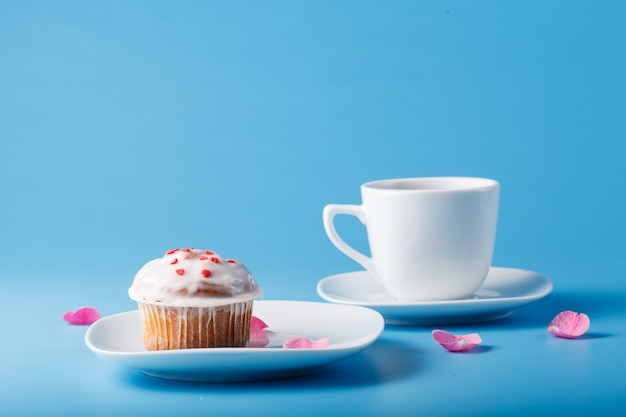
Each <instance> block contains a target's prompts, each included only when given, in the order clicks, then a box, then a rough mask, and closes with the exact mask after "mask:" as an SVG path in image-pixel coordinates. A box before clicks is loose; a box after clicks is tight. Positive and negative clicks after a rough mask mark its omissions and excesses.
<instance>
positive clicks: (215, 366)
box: [85, 301, 385, 382]
mask: <svg viewBox="0 0 626 417" xmlns="http://www.w3.org/2000/svg"><path fill="white" fill-rule="evenodd" d="M253 314H254V315H255V316H257V317H259V318H260V319H261V320H263V321H264V322H265V323H266V324H267V325H268V326H269V327H268V328H267V329H266V330H268V336H269V338H270V343H269V345H268V346H267V347H265V348H216V349H184V350H169V351H157V352H148V351H146V349H145V348H144V346H143V340H142V334H141V324H140V320H139V312H138V311H136V310H135V311H128V312H125V313H119V314H115V315H112V316H108V317H104V318H102V319H100V320H98V321H97V322H95V323H94V324H92V325H91V326H90V327H89V329H88V330H87V333H86V335H85V343H86V344H87V346H88V347H89V349H91V350H92V351H93V352H94V353H96V354H97V355H99V356H101V357H102V358H104V359H107V360H111V361H113V362H116V363H118V364H120V365H123V366H127V367H130V368H136V369H138V370H139V371H141V372H143V373H145V374H147V375H151V376H155V377H159V378H165V379H175V380H185V381H203V382H235V381H255V380H267V379H278V378H288V377H294V376H298V375H303V374H307V373H311V372H315V371H319V370H322V369H324V368H326V367H328V366H330V365H332V364H334V363H336V362H337V361H340V360H343V359H346V358H348V357H349V356H351V355H353V354H355V353H357V352H359V351H361V350H363V349H365V348H366V347H367V346H369V345H370V344H372V343H373V342H374V341H375V340H376V339H378V337H379V336H380V334H381V333H382V331H383V329H384V326H385V324H384V320H383V317H382V316H381V315H380V314H379V313H378V312H376V311H374V310H371V309H368V308H362V307H358V306H348V305H337V304H328V303H315V302H300V301H256V302H255V304H254V309H253ZM292 336H304V337H308V338H310V339H320V338H322V337H328V338H330V346H328V347H326V348H320V349H283V348H282V344H283V343H284V341H286V340H287V339H288V338H290V337H292Z"/></svg>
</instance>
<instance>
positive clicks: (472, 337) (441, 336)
mask: <svg viewBox="0 0 626 417" xmlns="http://www.w3.org/2000/svg"><path fill="white" fill-rule="evenodd" d="M432 336H433V339H435V341H436V342H438V343H439V344H440V345H441V346H443V347H444V348H445V349H447V350H449V351H450V352H464V351H468V350H470V349H473V348H475V347H476V346H478V345H479V344H480V343H482V339H481V338H480V336H479V335H478V333H472V334H468V335H464V336H458V335H454V334H452V333H450V332H447V331H445V330H433V333H432Z"/></svg>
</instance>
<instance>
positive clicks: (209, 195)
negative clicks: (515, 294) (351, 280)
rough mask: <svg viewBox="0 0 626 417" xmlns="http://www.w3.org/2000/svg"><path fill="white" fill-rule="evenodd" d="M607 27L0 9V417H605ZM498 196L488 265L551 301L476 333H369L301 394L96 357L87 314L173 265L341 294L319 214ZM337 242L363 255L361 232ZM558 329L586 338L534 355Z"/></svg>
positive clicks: (478, 12) (613, 149) (623, 405)
mask: <svg viewBox="0 0 626 417" xmlns="http://www.w3.org/2000/svg"><path fill="white" fill-rule="evenodd" d="M625 16H626V3H624V2H619V1H597V2H593V3H591V2H580V1H571V2H561V1H547V2H546V1H528V2H514V3H511V2H497V1H482V2H466V1H454V0H450V1H445V2H435V1H432V2H408V1H398V2H382V1H366V2H354V1H344V2H331V1H318V2H304V1H298V2H293V1H278V0H276V1H267V2H256V1H233V2H212V1H192V0H188V1H184V2H180V3H178V4H176V5H174V4H173V3H172V2H166V1H147V0H146V1H140V0H131V1H125V2H122V1H111V2H97V1H69V0H68V1H62V2H47V1H37V0H32V1H23V2H21V1H20V2H18V1H3V2H0V144H1V146H0V189H1V190H2V194H0V199H1V200H0V201H1V204H0V280H1V282H2V285H3V292H2V294H3V297H2V302H1V303H0V323H1V325H2V336H1V343H0V374H1V375H2V378H0V381H1V382H0V408H1V409H2V411H1V412H0V413H1V414H2V415H7V416H32V415H46V416H56V415H62V416H87V415H89V416H99V415H103V416H104V415H120V416H122V415H147V413H148V412H149V413H150V415H153V416H160V415H187V416H195V415H203V416H206V415H220V416H222V415H252V414H256V415H277V416H280V415H290V416H293V415H298V416H308V415H346V414H348V413H350V414H351V415H365V416H369V415H385V416H395V415H427V416H489V415H498V416H499V415H510V416H515V415H536V416H547V415H555V414H557V415H570V416H579V415H580V416H583V415H602V416H609V415H623V414H624V410H625V409H626V365H625V364H624V363H625V362H624V360H623V351H624V349H623V347H624V346H625V345H626V336H625V335H626V326H625V325H624V323H625V322H626V276H625V273H624V271H625V270H626V256H624V255H625V254H626V243H625V240H624V235H625V234H626V223H625V221H624V217H625V216H624V213H626V181H625V180H626V164H624V160H625V156H626V145H625V143H626V117H625V115H626V77H624V74H626V26H625V25H624V24H623V21H624V17H625ZM436 175H467V176H482V177H489V178H494V179H497V180H498V181H500V183H501V187H502V192H501V201H500V213H499V219H498V235H497V241H496V250H495V254H494V260H493V264H494V265H496V266H502V267H512V268H520V269H526V270H532V271H536V272H539V273H541V274H544V275H545V276H547V277H548V278H549V279H550V280H551V281H552V283H553V284H554V290H553V292H552V293H551V294H550V295H548V296H547V297H546V298H544V299H542V300H539V301H537V302H534V303H532V304H529V305H526V306H524V307H521V308H519V309H516V310H515V311H514V313H513V314H512V315H511V316H509V317H507V318H503V319H500V320H496V321H491V322H485V323H475V324H466V325H447V326H444V327H442V328H444V329H446V330H449V331H452V332H454V333H458V334H465V333H474V332H477V333H479V334H480V335H481V337H482V339H483V344H482V345H481V346H480V347H479V348H477V349H475V350H473V351H471V352H467V353H450V352H447V351H446V350H444V349H443V348H442V347H441V346H439V345H438V344H437V343H435V342H434V341H433V340H432V338H431V335H430V333H431V331H432V330H433V329H434V328H436V327H441V326H421V327H420V326H391V325H388V326H386V328H385V330H384V332H383V333H382V335H381V336H380V338H379V339H378V340H377V341H376V342H375V343H374V344H373V345H371V346H370V347H368V348H367V349H365V350H363V351H362V352H360V353H357V354H356V355H354V356H352V357H350V358H348V359H346V360H344V361H341V362H338V363H336V364H335V365H334V366H332V367H330V368H328V369H325V370H322V371H320V372H317V373H314V374H311V375H306V376H301V377H297V378H292V379H284V380H274V381H264V382H255V383H189V382H177V381H166V380H161V379H157V378H153V377H149V376H146V375H144V374H142V373H140V372H138V371H136V370H133V369H127V368H124V367H121V366H119V365H116V364H113V363H111V362H108V361H106V360H104V359H102V358H100V357H98V356H96V355H94V354H93V353H92V352H91V351H90V350H89V349H88V348H87V347H86V345H85V343H84V336H85V332H86V330H87V326H74V325H69V324H67V323H65V322H64V321H63V320H62V316H63V314H64V313H65V312H66V311H70V310H74V309H76V308H78V307H81V306H92V307H95V308H97V309H98V310H99V311H100V312H101V313H102V314H103V315H105V316H106V315H111V314H115V313H119V312H123V311H128V310H133V309H135V308H136V306H135V305H134V303H133V302H132V301H131V300H130V299H129V298H128V297H127V289H128V287H129V285H130V283H131V281H132V278H133V276H134V274H135V272H136V271H137V270H138V269H139V267H141V265H143V264H144V263H145V262H146V261H148V260H150V259H153V258H155V257H158V256H160V255H161V254H162V253H163V252H164V251H165V250H168V249H170V248H173V247H185V246H191V247H197V248H207V249H213V250H215V251H217V252H218V253H220V254H222V255H224V256H227V257H233V258H238V259H240V260H242V261H243V262H244V263H245V264H246V265H247V266H248V267H249V268H250V270H251V271H252V272H253V274H254V275H255V277H256V279H257V281H258V282H259V283H260V284H261V285H262V286H263V288H264V290H265V299H268V300H303V301H317V302H324V301H323V300H322V299H321V298H320V297H319V296H318V295H317V293H316V291H315V286H316V284H317V282H318V281H319V280H321V279H323V278H324V277H327V276H330V275H333V274H337V273H341V272H349V271H355V270H359V269H360V268H359V267H358V266H357V265H356V264H355V263H353V262H352V261H351V260H349V259H347V258H346V257H345V256H343V255H342V254H341V253H339V251H337V250H336V249H335V248H334V247H333V246H332V244H331V243H330V241H329V240H328V239H327V237H326V236H325V234H324V231H323V227H322V223H321V213H322V209H323V207H324V205H326V204H329V203H354V204H359V203H360V195H359V185H360V184H361V183H364V182H367V181H370V180H375V179H383V178H395V177H412V176H436ZM353 220H354V219H349V218H347V219H344V218H340V219H337V227H338V228H340V229H341V231H342V235H343V236H345V237H346V240H348V241H349V242H351V243H352V244H354V245H355V246H356V247H357V248H360V249H361V250H364V251H367V239H366V236H365V232H364V228H363V227H362V225H360V224H359V223H358V222H357V221H355V220H354V221H353ZM564 310H574V311H578V312H584V313H586V314H588V315H589V317H590V318H591V327H590V329H589V331H588V333H586V334H585V335H584V336H583V337H581V338H579V339H575V340H566V339H560V338H556V337H554V336H552V335H550V334H548V333H547V332H546V328H547V326H548V324H549V322H550V321H551V320H552V318H553V317H554V316H555V315H556V314H557V313H559V312H560V311H564Z"/></svg>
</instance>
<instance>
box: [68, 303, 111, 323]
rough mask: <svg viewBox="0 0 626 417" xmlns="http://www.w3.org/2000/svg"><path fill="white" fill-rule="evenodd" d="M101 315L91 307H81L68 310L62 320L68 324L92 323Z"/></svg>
mask: <svg viewBox="0 0 626 417" xmlns="http://www.w3.org/2000/svg"><path fill="white" fill-rule="evenodd" d="M101 317H102V316H101V315H100V312H99V311H98V310H96V309H95V308H92V307H81V308H79V309H78V310H75V311H68V312H67V313H65V314H64V315H63V320H65V321H66V322H68V323H70V324H92V323H93V322H95V321H96V320H99V319H100V318H101Z"/></svg>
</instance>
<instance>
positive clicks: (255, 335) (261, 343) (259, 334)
mask: <svg viewBox="0 0 626 417" xmlns="http://www.w3.org/2000/svg"><path fill="white" fill-rule="evenodd" d="M266 328H267V324H265V322H264V321H263V320H261V319H260V318H258V317H255V316H252V321H251V322H250V340H249V341H248V347H251V348H253V347H254V348H262V347H265V346H267V345H268V343H269V342H270V338H269V337H268V336H267V332H266V331H265V329H266Z"/></svg>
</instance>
